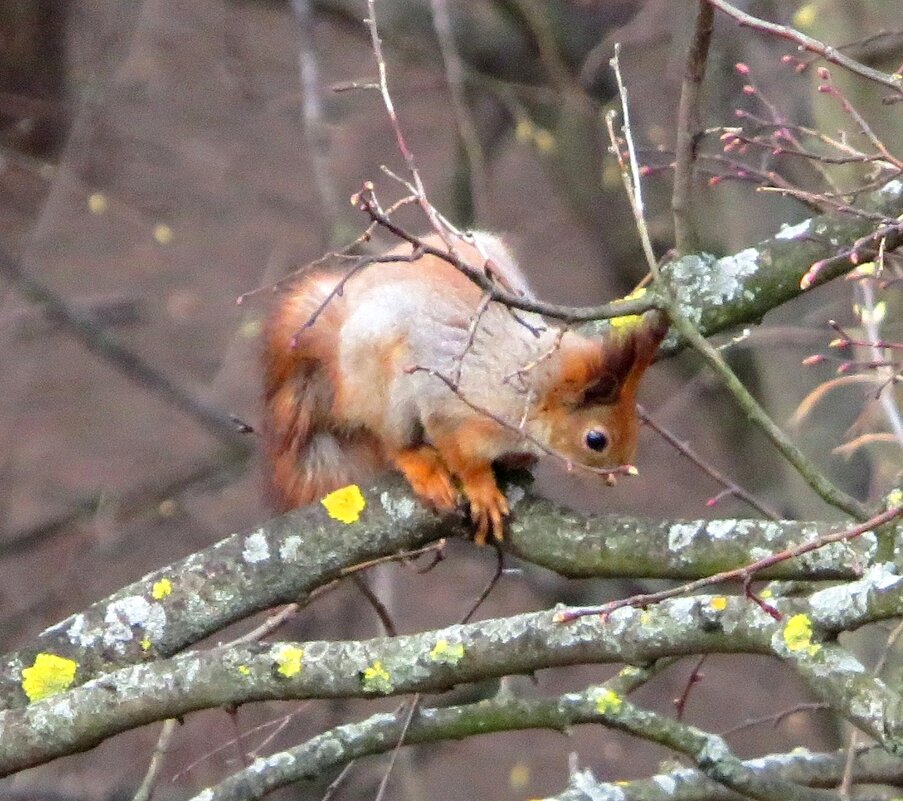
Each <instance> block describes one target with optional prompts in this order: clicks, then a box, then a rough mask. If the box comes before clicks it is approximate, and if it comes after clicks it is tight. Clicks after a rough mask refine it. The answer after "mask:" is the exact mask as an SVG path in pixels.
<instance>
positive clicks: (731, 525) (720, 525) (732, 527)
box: [706, 520, 738, 540]
mask: <svg viewBox="0 0 903 801" xmlns="http://www.w3.org/2000/svg"><path fill="white" fill-rule="evenodd" d="M737 522H738V521H736V520H712V521H710V522H709V523H708V525H707V526H706V531H707V532H708V533H709V536H710V537H711V538H712V539H713V540H722V539H728V538H730V537H735V536H736V535H737Z"/></svg>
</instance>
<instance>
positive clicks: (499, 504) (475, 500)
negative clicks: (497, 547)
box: [468, 484, 509, 545]
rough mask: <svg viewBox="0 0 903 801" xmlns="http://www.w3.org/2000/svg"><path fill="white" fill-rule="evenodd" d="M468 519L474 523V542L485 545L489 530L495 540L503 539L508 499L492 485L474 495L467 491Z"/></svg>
mask: <svg viewBox="0 0 903 801" xmlns="http://www.w3.org/2000/svg"><path fill="white" fill-rule="evenodd" d="M468 499H469V501H470V519H471V520H473V522H474V523H475V524H476V527H477V530H476V533H475V534H474V538H473V539H474V542H475V543H476V544H477V545H485V544H486V538H487V537H488V536H489V532H490V531H491V532H492V536H493V537H494V538H495V540H496V541H497V542H501V541H502V540H504V539H505V517H507V515H508V511H509V509H508V499H507V498H506V497H505V496H504V494H503V493H502V492H501V491H500V490H499V489H498V487H496V486H494V484H493V487H492V489H491V491H481V492H479V493H478V494H477V497H474V494H473V493H472V492H468Z"/></svg>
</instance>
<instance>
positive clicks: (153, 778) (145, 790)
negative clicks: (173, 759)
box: [132, 718, 179, 801]
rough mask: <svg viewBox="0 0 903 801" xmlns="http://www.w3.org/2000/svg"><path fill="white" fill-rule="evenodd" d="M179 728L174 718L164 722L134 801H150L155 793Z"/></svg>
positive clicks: (133, 798)
mask: <svg viewBox="0 0 903 801" xmlns="http://www.w3.org/2000/svg"><path fill="white" fill-rule="evenodd" d="M178 726H179V721H177V720H175V719H173V718H170V719H169V720H164V721H163V728H162V729H160V736H159V737H158V738H157V744H156V745H155V746H154V753H153V755H152V756H151V761H150V764H149V765H148V766H147V772H146V773H145V774H144V778H143V779H142V780H141V784H140V785H139V786H138V789H137V790H136V791H135V795H134V796H133V797H132V801H149V799H150V797H151V795H152V794H153V792H154V787H156V785H157V779H158V778H159V776H160V770H161V769H162V767H163V760H164V758H165V757H166V754H167V752H168V751H169V745H170V743H171V742H172V738H173V735H174V734H175V733H176V729H177V728H178Z"/></svg>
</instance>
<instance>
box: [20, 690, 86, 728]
mask: <svg viewBox="0 0 903 801" xmlns="http://www.w3.org/2000/svg"><path fill="white" fill-rule="evenodd" d="M74 719H75V712H74V710H73V709H72V702H71V700H70V699H69V698H66V697H65V696H62V697H60V698H58V699H51V700H48V701H45V702H43V703H39V704H36V705H34V706H33V707H31V715H30V716H29V721H28V722H29V724H30V728H31V729H32V731H33V732H34V733H35V734H36V735H40V734H44V733H46V734H47V736H48V737H55V736H56V735H57V734H58V732H59V728H60V721H61V720H63V721H68V722H70V723H71V722H72V721H73V720H74Z"/></svg>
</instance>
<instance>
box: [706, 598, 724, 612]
mask: <svg viewBox="0 0 903 801" xmlns="http://www.w3.org/2000/svg"><path fill="white" fill-rule="evenodd" d="M709 604H710V605H711V607H712V609H714V610H715V611H716V612H723V611H724V610H725V609H727V598H725V597H724V596H723V595H716V596H715V597H714V598H712V600H711V601H709Z"/></svg>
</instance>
